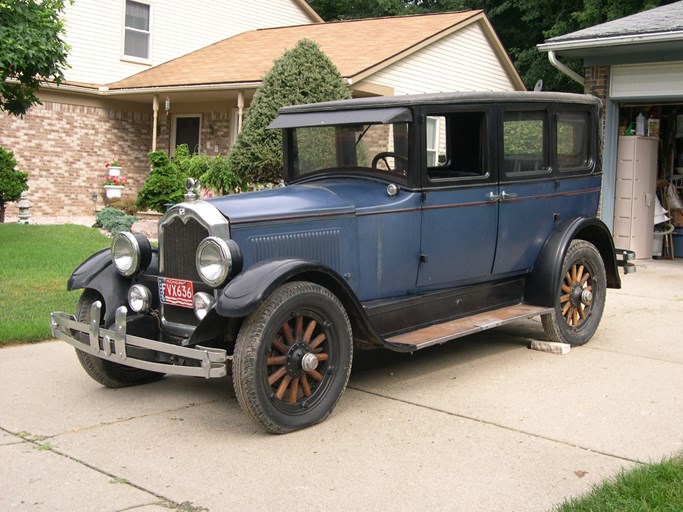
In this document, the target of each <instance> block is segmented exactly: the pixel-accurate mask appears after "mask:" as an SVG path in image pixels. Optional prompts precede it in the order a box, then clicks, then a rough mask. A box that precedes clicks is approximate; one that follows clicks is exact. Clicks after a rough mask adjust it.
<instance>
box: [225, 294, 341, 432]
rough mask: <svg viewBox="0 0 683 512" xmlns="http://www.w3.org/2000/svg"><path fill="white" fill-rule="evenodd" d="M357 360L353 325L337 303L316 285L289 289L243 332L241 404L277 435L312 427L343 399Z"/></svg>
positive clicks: (237, 366)
mask: <svg viewBox="0 0 683 512" xmlns="http://www.w3.org/2000/svg"><path fill="white" fill-rule="evenodd" d="M352 357H353V345H352V335H351V324H350V322H349V318H348V316H347V315H346V311H345V310H344V307H343V306H342V304H341V303H340V302H339V300H338V299H337V298H336V297H335V296H334V295H333V294H332V293H331V292H330V291H329V290H327V289H326V288H323V287H322V286H319V285H317V284H314V283H308V282H293V283H287V284H284V285H283V286H281V287H280V288H278V289H277V290H275V292H273V294H272V295H271V296H270V297H269V298H268V299H267V300H266V301H265V302H264V303H263V304H262V305H261V306H260V307H259V308H258V309H257V310H256V311H255V312H254V313H253V314H252V315H250V316H249V317H248V318H247V319H246V320H245V322H244V323H243V324H242V327H241V328H240V332H239V335H238V336H237V344H236V346H235V354H234V358H233V373H232V374H233V382H234V386H235V394H236V395H237V400H238V402H239V404H240V406H241V407H242V409H244V411H245V412H246V413H247V414H248V415H249V416H250V417H251V418H252V419H253V420H254V421H255V422H256V423H257V424H259V425H261V426H262V427H263V428H265V429H266V430H267V431H269V432H272V433H274V434H285V433H287V432H291V431H293V430H298V429H301V428H305V427H308V426H310V425H314V424H316V423H319V422H320V421H322V420H324V419H325V418H326V417H327V416H328V415H329V414H330V413H331V412H332V410H333V409H334V407H335V406H336V405H337V402H338V401H339V399H340V398H341V395H342V393H343V391H344V389H345V388H346V383H347V382H348V379H349V374H350V373H351V360H352Z"/></svg>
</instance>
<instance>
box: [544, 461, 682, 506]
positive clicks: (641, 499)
mask: <svg viewBox="0 0 683 512" xmlns="http://www.w3.org/2000/svg"><path fill="white" fill-rule="evenodd" d="M555 510H556V511H557V512H603V511H615V512H617V511H618V512H645V511H657V512H679V511H681V510H683V455H679V456H678V457H674V458H673V459H670V460H665V461H663V462H661V463H659V464H650V465H648V466H643V467H639V468H636V469H634V470H632V471H628V472H624V473H622V474H620V475H619V476H617V477H616V478H615V479H613V480H608V481H607V482H604V483H602V484H600V485H599V486H597V487H596V488H595V489H594V490H593V492H591V493H590V494H588V495H587V496H585V497H582V498H577V499H575V500H571V501H568V502H566V503H564V504H562V505H561V506H559V507H557V508H556V509H555Z"/></svg>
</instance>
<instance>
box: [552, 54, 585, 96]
mask: <svg viewBox="0 0 683 512" xmlns="http://www.w3.org/2000/svg"><path fill="white" fill-rule="evenodd" d="M548 60H549V61H550V64H552V65H553V66H554V67H555V68H557V69H559V70H560V71H561V72H562V73H564V74H565V75H567V76H568V77H569V78H571V79H572V80H574V81H575V82H578V83H580V84H581V86H582V87H585V86H586V79H585V78H584V77H582V76H581V75H579V74H578V73H577V72H576V71H574V70H573V69H571V68H569V67H568V66H567V65H565V64H562V63H561V62H560V61H559V60H557V56H556V55H555V52H554V51H553V50H549V51H548Z"/></svg>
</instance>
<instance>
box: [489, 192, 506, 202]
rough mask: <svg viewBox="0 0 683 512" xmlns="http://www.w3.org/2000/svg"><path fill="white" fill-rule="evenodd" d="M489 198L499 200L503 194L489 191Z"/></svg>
mask: <svg viewBox="0 0 683 512" xmlns="http://www.w3.org/2000/svg"><path fill="white" fill-rule="evenodd" d="M488 198H489V201H491V202H493V201H498V200H499V199H502V198H503V196H502V195H500V194H494V193H493V192H489V195H488Z"/></svg>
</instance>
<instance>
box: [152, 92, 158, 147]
mask: <svg viewBox="0 0 683 512" xmlns="http://www.w3.org/2000/svg"><path fill="white" fill-rule="evenodd" d="M152 110H153V111H154V124H153V125H152V151H156V150H157V121H158V119H159V96H158V95H154V99H153V100H152Z"/></svg>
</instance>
